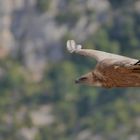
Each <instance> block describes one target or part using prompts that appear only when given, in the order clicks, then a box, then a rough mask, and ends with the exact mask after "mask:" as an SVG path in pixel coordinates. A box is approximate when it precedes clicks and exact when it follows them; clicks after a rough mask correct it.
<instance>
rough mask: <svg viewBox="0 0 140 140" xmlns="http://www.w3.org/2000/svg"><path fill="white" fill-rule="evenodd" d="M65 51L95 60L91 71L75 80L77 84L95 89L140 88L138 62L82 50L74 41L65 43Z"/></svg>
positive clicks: (127, 58) (110, 54)
mask: <svg viewBox="0 0 140 140" xmlns="http://www.w3.org/2000/svg"><path fill="white" fill-rule="evenodd" d="M67 50H68V51H69V52H70V53H76V54H80V55H83V56H89V57H93V58H95V59H96V61H97V64H96V66H95V68H94V69H93V70H91V71H90V72H88V73H87V74H84V75H83V76H81V77H80V78H78V79H76V80H75V83H77V84H84V85H89V86H95V87H104V88H118V87H140V60H137V59H133V58H129V57H126V56H121V55H117V54H112V53H107V52H103V51H98V50H92V49H82V46H81V45H79V44H76V43H75V41H74V40H68V41H67Z"/></svg>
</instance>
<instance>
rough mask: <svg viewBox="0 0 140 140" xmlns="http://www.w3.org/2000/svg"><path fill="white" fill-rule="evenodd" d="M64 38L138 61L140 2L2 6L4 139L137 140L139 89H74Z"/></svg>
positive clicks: (82, 62) (79, 60)
mask: <svg viewBox="0 0 140 140" xmlns="http://www.w3.org/2000/svg"><path fill="white" fill-rule="evenodd" d="M67 39H74V40H76V41H77V42H78V43H80V44H83V46H84V48H91V49H98V50H102V51H107V52H111V53H116V54H121V55H126V56H129V57H134V58H137V59H140V0H0V140H19V139H20V140H140V88H127V89H124V88H123V89H109V90H107V89H103V88H94V87H86V86H78V85H75V84H74V80H75V78H77V77H79V76H80V75H82V74H84V73H86V72H88V71H89V70H90V69H92V68H94V66H95V63H96V62H95V60H94V59H91V58H87V57H86V58H85V57H81V56H78V55H73V54H69V53H68V52H67V51H66V41H67Z"/></svg>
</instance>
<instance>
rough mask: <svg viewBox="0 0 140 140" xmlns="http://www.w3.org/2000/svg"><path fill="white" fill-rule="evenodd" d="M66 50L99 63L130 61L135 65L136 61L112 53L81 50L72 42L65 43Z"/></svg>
mask: <svg viewBox="0 0 140 140" xmlns="http://www.w3.org/2000/svg"><path fill="white" fill-rule="evenodd" d="M67 50H68V51H69V52H70V53H78V54H80V55H84V56H89V57H93V58H95V59H96V60H97V61H98V62H101V61H103V60H105V59H112V60H117V61H124V60H131V61H133V63H136V62H137V61H138V60H136V59H132V58H129V57H125V56H121V55H116V54H112V53H107V52H103V51H98V50H92V49H82V46H81V45H77V44H76V43H75V41H74V40H68V41H67Z"/></svg>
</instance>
